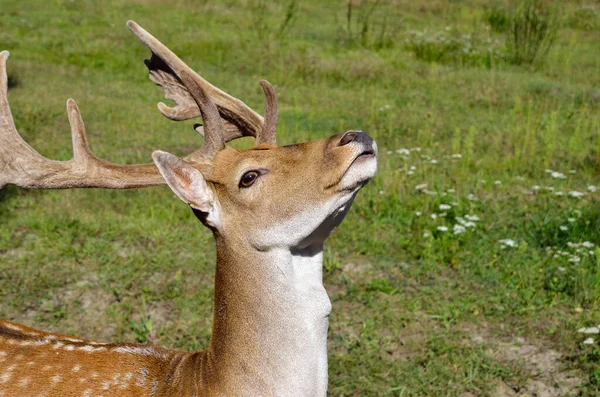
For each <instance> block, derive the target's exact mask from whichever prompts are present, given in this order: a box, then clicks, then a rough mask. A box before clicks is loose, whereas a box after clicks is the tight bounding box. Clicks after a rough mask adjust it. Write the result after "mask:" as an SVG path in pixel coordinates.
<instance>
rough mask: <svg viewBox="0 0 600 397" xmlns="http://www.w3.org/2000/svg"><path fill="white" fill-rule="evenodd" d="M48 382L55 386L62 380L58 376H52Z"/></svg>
mask: <svg viewBox="0 0 600 397" xmlns="http://www.w3.org/2000/svg"><path fill="white" fill-rule="evenodd" d="M50 380H51V381H52V384H53V385H56V384H57V383H58V382H60V381H61V380H62V377H61V376H60V375H54V376H53V377H52V378H50Z"/></svg>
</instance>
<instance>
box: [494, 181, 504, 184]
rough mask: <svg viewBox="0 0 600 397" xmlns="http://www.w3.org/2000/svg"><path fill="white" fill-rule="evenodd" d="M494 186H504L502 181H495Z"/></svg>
mask: <svg viewBox="0 0 600 397" xmlns="http://www.w3.org/2000/svg"><path fill="white" fill-rule="evenodd" d="M494 185H502V182H501V181H494Z"/></svg>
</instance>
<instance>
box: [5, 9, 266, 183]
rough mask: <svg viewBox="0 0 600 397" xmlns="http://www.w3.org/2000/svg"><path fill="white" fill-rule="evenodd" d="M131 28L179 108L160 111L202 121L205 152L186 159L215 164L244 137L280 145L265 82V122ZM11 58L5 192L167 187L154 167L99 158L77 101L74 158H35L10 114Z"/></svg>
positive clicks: (71, 109)
mask: <svg viewBox="0 0 600 397" xmlns="http://www.w3.org/2000/svg"><path fill="white" fill-rule="evenodd" d="M127 26H128V27H129V29H131V31H132V32H133V33H134V34H135V35H136V36H137V37H138V38H139V39H140V41H142V43H144V44H145V45H146V46H147V47H148V48H150V50H151V51H152V57H151V58H150V60H146V66H147V67H148V69H149V71H150V78H151V80H152V81H153V82H155V83H156V84H158V85H160V86H161V87H163V89H164V90H165V94H166V97H167V98H168V99H173V100H174V101H175V103H176V106H175V107H173V108H169V107H168V106H167V105H165V104H163V103H160V104H159V106H158V108H159V110H160V111H161V112H162V113H163V114H164V115H165V116H166V117H168V118H170V119H171V120H186V119H189V118H193V117H197V116H202V119H203V122H204V126H203V127H202V128H198V129H197V131H198V132H199V133H201V134H203V135H204V140H205V142H204V146H203V147H202V148H200V149H198V150H196V151H194V152H192V153H190V154H189V155H188V156H186V157H185V158H184V159H185V160H186V161H188V162H191V163H200V162H206V161H210V160H211V159H212V158H213V157H214V155H215V154H216V153H217V152H218V151H219V150H221V149H223V148H224V147H225V143H226V142H229V141H231V140H233V139H236V138H239V137H242V136H254V137H256V138H257V143H258V144H261V143H266V144H270V145H275V130H276V126H277V99H276V96H275V91H274V90H273V87H272V86H271V85H270V84H269V83H268V82H266V81H261V85H262V87H263V90H264V92H265V95H266V105H265V109H266V110H265V119H263V118H262V117H261V116H260V115H259V114H257V113H256V112H254V111H253V110H252V109H250V108H249V107H248V106H247V105H246V104H244V103H243V102H242V101H240V100H239V99H237V98H234V97H232V96H230V95H228V94H227V93H225V92H223V91H221V90H219V89H218V88H216V87H214V86H213V85H212V84H210V83H209V82H207V81H206V80H204V79H203V78H202V77H200V76H199V75H198V74H197V73H195V72H194V71H193V70H192V69H190V68H189V67H188V66H187V65H186V64H185V63H184V62H183V61H181V59H179V58H178V57H177V56H176V55H175V54H174V53H173V52H171V51H170V50H169V49H168V48H167V47H165V46H164V45H163V44H162V43H161V42H160V41H158V40H157V39H155V38H154V37H153V36H152V35H150V34H149V33H148V32H146V31H145V30H144V29H142V28H141V27H140V26H139V25H137V24H136V23H135V22H133V21H129V22H127ZM8 56H9V53H8V51H2V52H0V189H1V188H2V187H4V186H5V185H7V184H15V185H17V186H21V187H24V188H31V189H67V188H83V187H96V188H110V189H126V188H136V187H145V186H156V185H162V184H164V183H165V182H164V180H163V178H162V176H161V175H160V174H159V172H158V170H157V168H156V167H155V166H154V164H152V163H149V164H136V165H121V164H114V163H111V162H108V161H106V160H103V159H100V158H99V157H97V156H95V155H94V154H93V153H92V151H91V150H90V148H89V146H88V144H87V138H86V135H85V128H84V124H83V120H82V118H81V114H80V112H79V109H78V107H77V104H76V103H75V101H74V100H72V99H69V100H68V101H67V113H68V116H69V123H70V124H71V135H72V139H73V158H72V159H71V160H67V161H55V160H50V159H47V158H45V157H44V156H42V155H40V154H39V153H38V152H36V151H35V150H34V149H33V148H32V147H31V146H29V145H28V144H27V143H26V142H25V141H24V140H23V139H22V138H21V136H20V135H19V133H18V131H17V129H16V127H15V124H14V121H13V117H12V114H11V111H10V107H9V104H8V79H7V74H6V62H7V59H8ZM213 101H214V102H213ZM215 103H216V105H215ZM222 119H224V120H225V121H226V123H223V120H222Z"/></svg>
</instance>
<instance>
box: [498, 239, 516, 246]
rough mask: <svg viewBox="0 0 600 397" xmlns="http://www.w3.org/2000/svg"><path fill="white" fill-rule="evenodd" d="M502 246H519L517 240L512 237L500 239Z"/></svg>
mask: <svg viewBox="0 0 600 397" xmlns="http://www.w3.org/2000/svg"><path fill="white" fill-rule="evenodd" d="M499 243H500V245H501V246H502V248H506V247H511V248H514V247H516V246H517V242H516V241H515V240H513V239H510V238H505V239H502V240H500V241H499Z"/></svg>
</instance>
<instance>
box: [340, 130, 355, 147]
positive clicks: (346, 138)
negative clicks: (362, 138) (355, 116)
mask: <svg viewBox="0 0 600 397" xmlns="http://www.w3.org/2000/svg"><path fill="white" fill-rule="evenodd" d="M357 135H358V134H357V133H356V132H355V131H349V132H346V133H345V134H344V135H343V136H342V139H340V144H339V146H344V145H347V144H349V143H350V142H352V141H354V140H355V139H356V137H357Z"/></svg>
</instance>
